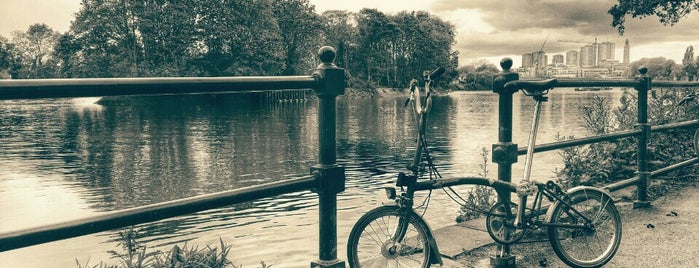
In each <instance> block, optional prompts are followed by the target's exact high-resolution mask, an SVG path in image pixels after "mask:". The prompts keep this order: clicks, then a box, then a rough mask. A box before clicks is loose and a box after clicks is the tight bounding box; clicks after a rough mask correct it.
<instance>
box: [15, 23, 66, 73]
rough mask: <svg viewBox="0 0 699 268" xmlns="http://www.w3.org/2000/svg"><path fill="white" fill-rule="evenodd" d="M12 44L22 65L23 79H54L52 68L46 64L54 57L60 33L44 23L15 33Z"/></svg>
mask: <svg viewBox="0 0 699 268" xmlns="http://www.w3.org/2000/svg"><path fill="white" fill-rule="evenodd" d="M13 35H14V36H13V40H12V43H14V44H15V49H16V52H17V53H18V56H19V59H20V61H21V63H22V66H23V68H22V69H21V71H20V77H21V78H48V77H53V75H54V72H53V69H54V68H52V66H48V65H47V64H46V63H47V62H48V61H49V60H50V59H51V57H52V55H53V47H54V45H55V43H56V41H57V40H58V36H59V33H58V32H56V31H54V30H53V29H51V27H49V26H47V25H46V24H43V23H37V24H32V25H30V26H29V28H28V29H27V31H26V32H20V31H16V32H14V33H13Z"/></svg>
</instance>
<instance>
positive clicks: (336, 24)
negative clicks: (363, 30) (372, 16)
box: [321, 10, 359, 68]
mask: <svg viewBox="0 0 699 268" xmlns="http://www.w3.org/2000/svg"><path fill="white" fill-rule="evenodd" d="M354 15H355V14H354V13H351V12H348V11H345V10H327V11H325V12H323V14H322V15H321V18H322V21H323V39H324V43H325V44H328V45H332V46H334V47H335V49H336V52H337V56H336V57H335V63H336V64H337V65H338V66H339V67H341V68H346V67H347V66H348V64H347V60H348V59H349V58H350V56H349V55H350V54H351V53H352V51H354V50H356V49H357V38H358V35H359V33H358V32H357V28H356V27H355V24H356V20H355V16H354Z"/></svg>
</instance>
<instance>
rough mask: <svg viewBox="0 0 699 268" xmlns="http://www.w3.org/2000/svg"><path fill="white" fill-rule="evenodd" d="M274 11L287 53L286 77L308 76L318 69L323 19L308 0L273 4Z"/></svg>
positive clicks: (284, 0)
mask: <svg viewBox="0 0 699 268" xmlns="http://www.w3.org/2000/svg"><path fill="white" fill-rule="evenodd" d="M272 3H273V4H272V8H273V11H274V14H275V16H276V18H277V24H278V25H279V30H280V34H281V37H282V38H283V40H284V42H283V43H282V44H283V46H284V48H285V49H284V50H285V52H286V53H285V54H286V55H285V58H286V60H285V66H284V71H283V72H282V74H284V75H296V74H299V73H304V74H305V73H308V69H310V68H312V67H315V66H312V63H314V62H316V60H315V50H314V49H313V48H316V49H317V46H318V45H317V42H318V40H319V39H320V38H319V37H320V27H321V20H320V17H319V16H318V14H316V12H315V9H314V7H313V6H312V5H310V4H309V2H308V0H282V1H272Z"/></svg>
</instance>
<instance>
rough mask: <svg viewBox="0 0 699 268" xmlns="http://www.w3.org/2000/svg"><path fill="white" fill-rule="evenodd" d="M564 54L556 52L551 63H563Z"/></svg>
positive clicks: (555, 64) (556, 64)
mask: <svg viewBox="0 0 699 268" xmlns="http://www.w3.org/2000/svg"><path fill="white" fill-rule="evenodd" d="M563 63H564V61H563V55H561V54H556V55H553V59H552V60H551V65H554V66H558V65H563Z"/></svg>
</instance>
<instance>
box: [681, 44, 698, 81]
mask: <svg viewBox="0 0 699 268" xmlns="http://www.w3.org/2000/svg"><path fill="white" fill-rule="evenodd" d="M682 72H683V74H682V76H683V77H686V78H687V80H689V81H694V78H695V77H696V76H697V63H696V62H695V61H694V47H692V46H689V47H687V50H685V52H684V58H682Z"/></svg>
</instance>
